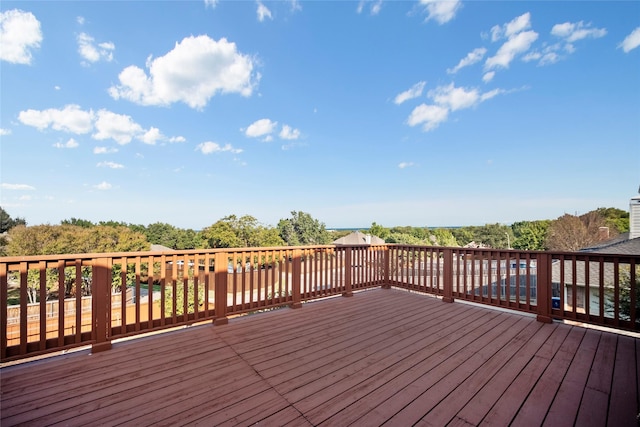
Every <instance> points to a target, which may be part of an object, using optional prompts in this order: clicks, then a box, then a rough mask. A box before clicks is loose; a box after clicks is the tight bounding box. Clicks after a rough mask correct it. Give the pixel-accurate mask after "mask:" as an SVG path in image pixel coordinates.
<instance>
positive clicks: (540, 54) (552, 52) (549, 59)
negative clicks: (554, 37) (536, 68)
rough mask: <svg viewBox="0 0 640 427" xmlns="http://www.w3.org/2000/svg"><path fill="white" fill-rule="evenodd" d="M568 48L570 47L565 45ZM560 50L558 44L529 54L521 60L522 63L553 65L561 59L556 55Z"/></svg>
mask: <svg viewBox="0 0 640 427" xmlns="http://www.w3.org/2000/svg"><path fill="white" fill-rule="evenodd" d="M568 46H570V45H567V47H568ZM560 49H561V47H560V45H558V44H554V45H551V46H546V47H545V48H544V49H542V51H533V52H529V53H528V54H526V55H524V56H523V57H522V60H523V61H524V62H531V61H537V62H538V65H549V64H555V63H556V62H558V61H559V60H560V59H561V56H560V55H559V54H558V51H559V50H560ZM565 50H566V48H565ZM569 53H571V51H569Z"/></svg>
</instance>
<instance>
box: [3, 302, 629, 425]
mask: <svg viewBox="0 0 640 427" xmlns="http://www.w3.org/2000/svg"><path fill="white" fill-rule="evenodd" d="M639 354H640V339H638V338H634V337H630V336H625V335H619V334H614V333H610V332H602V331H599V330H595V329H586V328H582V327H579V326H571V325H566V324H562V323H553V324H543V323H540V322H537V321H536V320H535V319H534V318H532V317H529V316H524V315H520V314H517V313H507V312H504V311H497V310H492V309H487V308H482V307H477V306H472V305H468V304H463V303H459V302H456V303H453V304H447V303H444V302H442V301H441V300H439V299H436V298H433V297H429V296H425V295H419V294H413V293H409V292H406V291H401V290H396V289H390V290H389V289H375V290H370V291H366V292H359V293H356V294H355V295H354V296H353V297H351V298H343V297H338V298H332V299H327V300H322V301H317V302H313V303H308V304H304V305H303V307H302V308H301V309H296V310H294V309H289V308H286V309H281V310H276V311H271V312H266V313H259V314H255V315H251V316H244V317H238V318H234V319H231V320H230V322H229V324H228V325H224V326H213V325H209V324H207V325H200V326H193V327H190V328H185V329H182V330H178V331H172V332H168V333H163V334H156V335H153V336H148V337H143V338H138V339H134V340H128V341H123V342H119V343H115V344H114V346H113V348H112V349H111V350H109V351H106V352H102V353H97V354H89V352H88V351H79V352H75V353H70V354H66V355H62V356H55V357H51V358H47V359H44V360H39V361H32V362H27V363H22V364H19V365H12V366H5V367H3V368H2V369H1V370H0V377H1V378H0V385H1V387H2V388H1V401H0V403H1V407H0V409H1V412H2V414H1V420H0V424H1V425H2V426H5V427H6V426H10V425H16V424H26V425H38V426H40V425H54V424H61V425H109V426H111V425H135V426H146V425H153V426H158V425H171V426H173V425H187V424H188V425H195V424H200V425H206V426H213V425H216V426H221V425H254V424H258V425H278V426H281V425H291V426H309V425H314V426H316V425H322V426H347V425H356V426H376V425H382V424H385V425H390V426H409V425H433V426H444V425H453V426H462V425H489V426H494V425H499V426H503V425H514V426H520V425H522V426H538V425H550V426H573V425H577V426H589V425H593V426H606V425H609V426H616V427H620V426H627V425H629V426H635V425H637V421H636V416H637V414H638V407H639V405H638V397H639V396H638V383H639V381H638V380H639V376H640V367H639V360H640V358H639Z"/></svg>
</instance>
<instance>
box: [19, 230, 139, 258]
mask: <svg viewBox="0 0 640 427" xmlns="http://www.w3.org/2000/svg"><path fill="white" fill-rule="evenodd" d="M148 247H149V244H148V242H147V239H146V237H145V236H144V235H143V234H141V233H136V232H134V231H131V230H130V229H128V228H127V227H108V226H95V227H91V228H85V227H79V226H76V225H36V226H30V227H25V226H18V227H14V228H13V229H11V231H10V232H9V243H8V244H7V254H8V255H11V256H26V255H54V254H71V253H100V252H129V251H141V250H147V249H148Z"/></svg>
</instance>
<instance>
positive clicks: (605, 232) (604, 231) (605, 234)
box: [598, 227, 609, 241]
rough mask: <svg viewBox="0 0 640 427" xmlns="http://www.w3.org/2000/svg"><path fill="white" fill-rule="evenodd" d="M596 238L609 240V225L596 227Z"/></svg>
mask: <svg viewBox="0 0 640 427" xmlns="http://www.w3.org/2000/svg"><path fill="white" fill-rule="evenodd" d="M598 240H600V241H602V240H609V227H598Z"/></svg>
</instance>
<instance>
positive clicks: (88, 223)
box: [60, 217, 95, 228]
mask: <svg viewBox="0 0 640 427" xmlns="http://www.w3.org/2000/svg"><path fill="white" fill-rule="evenodd" d="M60 225H77V226H78V227H84V228H90V227H93V226H94V225H95V224H94V223H93V222H91V221H89V220H88V219H80V218H73V217H72V218H70V219H63V220H62V221H60Z"/></svg>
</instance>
